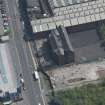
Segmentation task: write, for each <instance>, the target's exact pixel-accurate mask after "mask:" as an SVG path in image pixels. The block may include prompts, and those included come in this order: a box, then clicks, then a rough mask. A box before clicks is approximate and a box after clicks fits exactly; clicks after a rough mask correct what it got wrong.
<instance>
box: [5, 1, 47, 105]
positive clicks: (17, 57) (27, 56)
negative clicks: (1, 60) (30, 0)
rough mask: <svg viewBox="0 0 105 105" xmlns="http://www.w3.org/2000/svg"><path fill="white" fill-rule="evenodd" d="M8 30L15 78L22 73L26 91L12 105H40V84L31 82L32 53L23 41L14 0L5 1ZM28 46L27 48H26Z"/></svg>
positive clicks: (33, 65)
mask: <svg viewBox="0 0 105 105" xmlns="http://www.w3.org/2000/svg"><path fill="white" fill-rule="evenodd" d="M5 2H6V6H7V11H8V16H9V22H10V28H11V33H10V37H11V49H12V51H13V53H14V54H13V59H14V61H15V62H17V63H16V67H17V68H18V69H17V76H18V75H19V74H20V73H22V74H23V78H24V80H25V87H26V90H25V91H23V92H22V96H23V101H21V102H17V103H14V104H15V105H38V103H39V102H40V103H41V105H45V104H44V99H43V96H42V92H41V84H40V80H39V81H33V78H32V71H33V70H34V67H35V62H34V58H33V56H32V54H33V52H30V51H31V50H30V49H31V46H30V48H29V47H28V46H29V44H28V43H26V42H25V41H24V40H23V35H24V33H23V31H22V29H23V27H22V23H21V22H20V21H19V13H18V7H17V1H16V0H5ZM27 44H28V46H27Z"/></svg>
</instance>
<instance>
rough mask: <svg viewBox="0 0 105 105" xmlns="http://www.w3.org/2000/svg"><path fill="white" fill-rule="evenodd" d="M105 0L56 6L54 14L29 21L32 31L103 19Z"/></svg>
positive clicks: (104, 17)
mask: <svg viewBox="0 0 105 105" xmlns="http://www.w3.org/2000/svg"><path fill="white" fill-rule="evenodd" d="M104 8H105V0H96V1H91V2H86V3H82V4H76V5H71V6H67V7H62V8H56V9H55V10H54V11H55V14H56V16H54V17H51V18H44V19H38V20H36V19H34V20H32V21H31V25H32V28H33V32H35V33H36V32H42V31H48V30H52V29H56V26H59V25H63V26H64V27H69V26H76V25H80V24H86V23H91V22H95V21H100V20H104V19H105V9H104Z"/></svg>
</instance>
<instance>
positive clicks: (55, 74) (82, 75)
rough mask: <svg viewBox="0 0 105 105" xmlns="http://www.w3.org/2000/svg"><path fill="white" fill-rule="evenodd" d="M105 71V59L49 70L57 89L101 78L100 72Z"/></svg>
mask: <svg viewBox="0 0 105 105" xmlns="http://www.w3.org/2000/svg"><path fill="white" fill-rule="evenodd" d="M103 72H104V74H105V60H102V61H96V62H91V63H85V64H78V65H76V64H73V65H70V66H66V67H61V68H56V69H53V70H51V71H47V73H48V75H49V76H50V78H51V81H52V84H53V87H54V88H55V89H62V88H67V87H69V86H73V85H75V84H80V83H84V82H86V81H87V82H89V81H95V80H97V79H99V78H101V75H100V74H102V73H103ZM102 76H103V75H102ZM104 77H105V75H104Z"/></svg>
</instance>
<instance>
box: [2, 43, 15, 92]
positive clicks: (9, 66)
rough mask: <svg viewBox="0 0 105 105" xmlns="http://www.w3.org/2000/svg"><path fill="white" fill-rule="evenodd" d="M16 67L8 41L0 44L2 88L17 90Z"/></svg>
mask: <svg viewBox="0 0 105 105" xmlns="http://www.w3.org/2000/svg"><path fill="white" fill-rule="evenodd" d="M16 89H17V81H16V74H15V68H14V67H13V61H12V58H11V54H10V50H9V46H8V43H4V44H0V90H2V91H3V92H9V93H13V92H16V91H17V90H16Z"/></svg>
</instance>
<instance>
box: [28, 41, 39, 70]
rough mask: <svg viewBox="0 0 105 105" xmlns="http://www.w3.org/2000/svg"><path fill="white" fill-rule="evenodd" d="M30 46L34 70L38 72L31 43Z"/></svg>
mask: <svg viewBox="0 0 105 105" xmlns="http://www.w3.org/2000/svg"><path fill="white" fill-rule="evenodd" d="M28 46H29V50H30V54H31V57H32V60H33V64H34V68H35V70H37V64H36V61H35V59H34V56H33V53H32V49H31V45H30V43H29V42H28Z"/></svg>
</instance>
